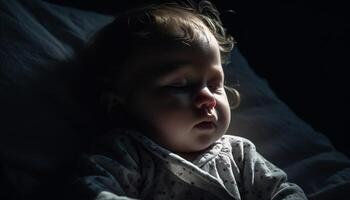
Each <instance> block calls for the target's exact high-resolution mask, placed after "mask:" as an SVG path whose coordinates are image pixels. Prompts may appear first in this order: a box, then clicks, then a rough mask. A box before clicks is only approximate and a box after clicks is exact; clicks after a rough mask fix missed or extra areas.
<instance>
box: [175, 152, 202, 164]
mask: <svg viewBox="0 0 350 200" xmlns="http://www.w3.org/2000/svg"><path fill="white" fill-rule="evenodd" d="M204 151H205V150H202V151H196V152H190V153H178V155H179V156H181V157H182V158H184V159H186V160H188V161H190V162H193V161H194V160H196V158H197V157H198V156H199V155H200V154H202V153H203V152H204Z"/></svg>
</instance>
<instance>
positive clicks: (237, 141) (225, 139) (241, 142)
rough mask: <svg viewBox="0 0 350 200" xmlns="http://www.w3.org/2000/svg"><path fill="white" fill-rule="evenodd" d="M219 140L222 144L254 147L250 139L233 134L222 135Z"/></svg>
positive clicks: (244, 147)
mask: <svg viewBox="0 0 350 200" xmlns="http://www.w3.org/2000/svg"><path fill="white" fill-rule="evenodd" d="M220 140H221V142H222V143H223V145H224V146H226V145H229V146H231V147H238V148H242V149H254V150H255V145H254V143H253V142H252V141H250V140H249V139H247V138H244V137H240V136H235V135H224V136H222V137H221V139H220Z"/></svg>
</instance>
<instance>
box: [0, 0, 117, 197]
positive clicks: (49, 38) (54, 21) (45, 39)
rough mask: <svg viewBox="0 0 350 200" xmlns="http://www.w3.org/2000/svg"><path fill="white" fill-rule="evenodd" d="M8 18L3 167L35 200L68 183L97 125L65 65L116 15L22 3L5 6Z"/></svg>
mask: <svg viewBox="0 0 350 200" xmlns="http://www.w3.org/2000/svg"><path fill="white" fill-rule="evenodd" d="M0 18H1V28H0V31H1V39H0V64H1V69H0V70H1V72H0V94H1V97H0V110H1V112H0V116H1V117H0V118H1V122H2V123H1V130H0V159H1V160H0V163H1V168H0V169H2V171H3V174H5V175H4V176H5V179H6V180H8V181H9V182H10V183H7V184H4V185H12V186H13V187H14V188H15V191H16V192H15V194H16V195H18V196H20V197H23V198H26V197H28V199H32V198H30V197H31V196H33V195H34V193H35V192H38V193H40V192H42V191H41V190H44V189H43V188H45V190H49V189H50V188H53V187H54V186H53V184H58V183H59V182H61V181H64V180H63V178H65V177H67V176H66V174H65V173H68V172H69V170H68V167H69V166H71V164H73V162H74V159H75V157H76V156H78V154H79V151H80V149H81V148H83V144H84V138H87V137H88V136H89V134H91V133H92V132H93V130H94V125H95V124H94V122H93V121H92V120H93V119H92V118H89V117H90V116H89V113H87V112H84V110H83V109H82V108H81V106H80V105H79V104H78V103H77V102H76V101H75V100H74V99H73V95H72V94H70V90H69V85H67V82H68V75H66V74H64V73H58V72H60V69H58V66H59V65H58V64H57V63H58V62H60V61H62V60H66V59H67V58H69V57H70V56H71V55H72V54H73V52H74V51H76V50H77V49H79V48H81V47H82V46H83V45H84V44H85V43H86V40H87V39H88V38H89V37H90V35H91V34H93V32H94V31H96V30H98V29H99V28H100V27H102V26H103V25H105V24H106V23H108V22H110V21H111V20H112V17H109V16H103V15H100V14H97V13H93V12H83V11H79V10H76V9H72V8H68V7H61V6H56V5H53V4H49V3H45V2H41V1H35V0H34V1H26V0H19V1H16V0H15V1H0ZM67 67H68V66H67ZM66 71H67V70H66ZM64 169H67V170H66V171H64ZM58 172H60V173H58ZM0 177H1V176H0ZM61 179H62V180H61ZM53 180H54V181H53ZM20 197H19V198H20Z"/></svg>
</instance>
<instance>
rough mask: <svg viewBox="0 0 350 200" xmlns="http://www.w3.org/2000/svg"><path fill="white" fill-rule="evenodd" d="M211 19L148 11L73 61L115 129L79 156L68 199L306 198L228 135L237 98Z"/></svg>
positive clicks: (210, 13) (224, 46)
mask: <svg viewBox="0 0 350 200" xmlns="http://www.w3.org/2000/svg"><path fill="white" fill-rule="evenodd" d="M218 14H219V13H218V12H217V10H216V9H215V8H214V7H213V6H212V4H211V3H210V2H207V1H202V2H199V3H198V4H194V3H192V4H188V5H186V4H176V3H163V4H158V5H150V6H146V7H142V8H137V9H134V10H130V11H128V12H125V13H123V14H120V15H119V16H117V17H116V19H115V21H113V22H112V23H111V24H109V25H107V26H106V27H105V28H104V29H102V30H101V31H100V32H99V33H98V34H97V35H96V37H95V38H94V39H93V41H92V42H91V45H90V46H89V47H88V48H87V49H86V51H85V52H84V53H83V54H82V55H83V56H82V57H81V58H80V59H81V60H83V62H85V64H86V67H87V68H88V67H90V68H89V69H93V70H96V71H95V75H96V77H97V79H96V80H97V82H98V83H99V84H97V87H96V88H97V89H98V91H99V93H98V94H97V95H96V96H98V97H99V99H100V100H101V105H102V106H103V108H104V110H106V111H107V112H108V115H109V124H111V127H114V128H113V130H112V131H110V133H109V134H107V135H105V136H103V137H102V138H101V139H99V140H96V141H94V143H95V145H94V146H95V147H94V148H93V152H92V153H93V154H90V155H88V156H85V157H84V158H83V159H82V163H81V165H80V167H79V171H80V176H79V178H77V179H76V181H75V182H74V185H73V187H72V195H73V196H71V197H72V198H74V199H84V200H86V199H98V200H106V199H181V200H183V199H210V200H213V199H235V200H239V199H246V200H248V199H274V200H278V199H306V197H305V195H304V193H303V191H302V189H300V188H299V187H298V186H297V185H295V184H292V183H289V182H287V176H286V174H285V173H284V172H283V171H282V170H280V169H279V168H277V167H275V166H274V165H273V164H271V163H270V162H268V161H267V160H265V159H264V158H263V157H262V156H261V155H259V154H258V153H257V152H256V149H255V147H254V145H253V144H252V143H251V142H250V141H248V140H247V139H244V138H241V137H236V136H232V135H225V133H226V131H227V129H228V126H229V123H230V115H231V113H230V112H231V109H232V108H233V107H236V106H237V105H238V104H239V94H238V92H237V91H236V90H235V89H233V88H230V87H226V86H225V85H224V73H223V68H222V64H223V63H225V62H227V61H228V55H229V53H230V51H231V49H232V48H233V39H232V37H231V36H229V35H227V34H226V32H225V30H224V28H223V27H222V23H221V21H220V19H219V17H218ZM91 82H92V83H94V84H95V83H96V82H94V81H91ZM226 92H230V93H229V94H230V96H232V97H235V98H233V99H232V100H231V102H230V103H229V100H228V98H227V96H226ZM228 134H229V133H228Z"/></svg>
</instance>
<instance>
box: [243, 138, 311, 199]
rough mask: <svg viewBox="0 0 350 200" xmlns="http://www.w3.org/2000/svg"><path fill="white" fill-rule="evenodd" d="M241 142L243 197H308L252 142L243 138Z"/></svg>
mask: <svg viewBox="0 0 350 200" xmlns="http://www.w3.org/2000/svg"><path fill="white" fill-rule="evenodd" d="M241 144H242V145H240V146H241V149H242V150H241V152H242V154H243V155H242V154H241V155H240V159H242V160H241V161H242V162H241V163H242V166H241V169H242V171H241V173H242V186H243V187H242V192H241V193H242V197H244V198H243V199H246V200H253V199H268V200H284V199H288V200H304V199H307V198H306V196H305V194H304V192H303V190H302V189H301V188H300V187H299V186H298V185H296V184H294V183H290V182H288V180H287V175H286V173H285V172H284V171H283V170H281V169H279V168H278V167H276V166H275V165H273V164H272V163H270V162H269V161H267V160H266V159H265V158H264V157H263V156H262V155H260V154H259V153H258V152H257V151H256V148H255V146H254V144H253V143H252V142H250V141H249V140H245V139H243V138H242V142H241Z"/></svg>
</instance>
